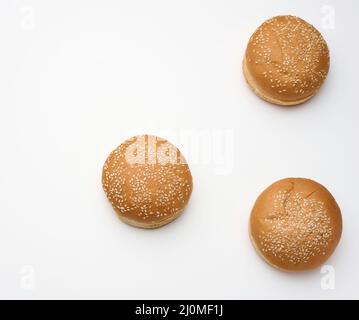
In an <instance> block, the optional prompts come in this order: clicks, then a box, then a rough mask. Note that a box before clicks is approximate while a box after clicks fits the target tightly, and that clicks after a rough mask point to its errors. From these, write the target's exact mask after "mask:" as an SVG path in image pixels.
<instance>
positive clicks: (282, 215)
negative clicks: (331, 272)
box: [249, 178, 342, 272]
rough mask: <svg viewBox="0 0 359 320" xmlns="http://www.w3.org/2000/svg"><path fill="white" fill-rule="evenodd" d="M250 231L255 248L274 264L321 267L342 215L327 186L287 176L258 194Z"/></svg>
mask: <svg viewBox="0 0 359 320" xmlns="http://www.w3.org/2000/svg"><path fill="white" fill-rule="evenodd" d="M249 231H250V232H249V233H250V238H251V241H252V243H253V245H254V247H255V249H256V251H257V252H258V254H259V255H260V256H261V257H262V258H263V259H264V260H265V261H266V262H267V263H269V264H270V265H271V266H273V267H275V268H277V269H280V270H282V271H287V272H298V271H307V270H311V269H315V268H317V267H319V266H321V265H322V264H323V263H324V262H325V261H327V259H329V257H330V256H331V255H332V253H333V252H334V250H335V248H336V246H337V245H338V243H339V240H340V237H341V234H342V216H341V212H340V208H339V206H338V204H337V203H336V201H335V199H334V198H333V196H332V195H331V194H330V192H329V191H328V190H327V189H326V188H325V187H323V186H322V185H320V184H319V183H317V182H315V181H312V180H309V179H302V178H288V179H283V180H280V181H278V182H275V183H274V184H272V185H271V186H270V187H268V188H267V189H266V190H265V191H264V192H263V193H262V194H261V195H260V196H259V197H258V199H257V201H256V203H255V205H254V207H253V209H252V213H251V217H250V221H249Z"/></svg>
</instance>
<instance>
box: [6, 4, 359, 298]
mask: <svg viewBox="0 0 359 320" xmlns="http://www.w3.org/2000/svg"><path fill="white" fill-rule="evenodd" d="M328 5H329V6H328ZM358 11H359V2H358V1H355V0H352V1H349V0H347V1H342V0H341V1H339V0H331V1H319V0H318V1H312V0H311V1H309V0H308V1H303V0H296V1H294V0H292V1H274V0H273V1H268V0H263V1H259V0H256V1H238V0H225V1H219V0H216V1H208V0H203V1H198V0H186V1H168V0H163V1H157V0H156V1H145V0H143V1H139V0H136V1H115V0H113V1H108V0H101V1H88V0H82V1H79V0H77V1H74V0H63V1H56V2H55V1H51V2H50V1H46V0H41V1H40V0H26V1H25V0H17V1H10V0H9V1H1V3H0V112H1V113H0V143H1V158H0V260H1V262H0V297H1V298H24V299H32V298H35V299H38V298H50V299H51V298H70V299H72V298H85V299H86V298H119V299H125V298H126V299H132V298H139V299H140V298H145V299H165V298H168V299H192V298H199V299H207V298H208V299H250V298H259V299H262V298H264V299H267V298H273V299H281V298H288V299H296V298H299V299H302V298H303V299H304V298H308V299H314V298H318V299H334V298H339V299H342V298H359V290H358V287H359V276H358V270H359V250H358V248H359V232H358V227H359V214H358V213H359V201H358V199H359V197H358V196H359V194H358V182H357V180H358V179H359V172H358V163H359V148H358V137H359V125H358V117H359V108H358V102H357V95H358V89H357V86H358V61H359V60H358V45H357V39H356V35H355V34H356V33H357V30H358V27H359V23H358V17H357V13H358ZM278 14H293V15H298V16H300V17H302V18H304V19H306V20H307V21H308V22H311V23H312V24H314V25H315V26H316V27H317V28H318V29H319V30H320V31H321V32H322V33H323V35H324V37H325V38H326V40H327V42H328V44H329V47H330V51H331V63H332V64H331V70H330V75H329V78H328V80H327V82H326V84H325V85H324V87H323V89H322V90H321V92H320V93H319V94H318V96H316V97H315V98H314V99H313V100H312V101H310V102H309V103H307V104H305V105H304V106H301V107H296V108H291V109H285V108H280V107H276V106H272V105H269V104H267V103H265V102H263V101H261V100H260V99H258V98H257V97H256V96H255V95H254V94H253V93H252V92H251V91H250V89H249V88H248V87H247V85H246V83H245V81H244V78H243V76H242V73H241V62H242V58H243V54H244V50H245V48H246V44H247V41H248V39H249V37H250V36H251V34H252V33H253V31H254V30H255V28H256V27H258V26H259V25H260V24H261V23H262V22H263V21H264V20H265V19H267V18H270V17H272V16H275V15H278ZM141 133H151V134H156V135H159V136H162V137H165V138H167V139H169V140H170V141H172V142H173V143H175V144H176V145H177V146H178V147H179V148H180V149H181V150H182V151H183V153H184V154H185V155H186V157H187V159H188V161H189V163H190V167H191V170H192V173H193V177H194V192H193V194H192V198H191V202H190V205H189V207H188V208H187V210H186V212H185V213H184V214H183V216H181V217H180V218H179V219H177V220H176V221H175V222H173V223H171V224H170V225H168V226H166V227H164V228H161V229H158V230H153V231H147V230H140V229H136V228H132V227H129V226H127V225H125V224H123V223H121V222H120V221H119V219H118V218H117V216H116V215H115V213H114V212H113V210H112V208H111V207H110V205H109V203H108V202H107V200H106V198H105V196H104V193H103V191H102V188H101V181H100V178H101V172H102V165H103V163H104V161H105V159H106V157H107V155H108V153H109V152H110V151H111V150H112V149H113V148H115V147H116V146H117V145H118V144H120V143H121V142H122V141H123V140H124V139H126V138H129V137H131V136H133V135H135V134H141ZM196 141H197V142H198V141H199V144H198V146H199V147H198V148H196ZM290 176H296V177H298V176H299V177H307V178H312V179H314V180H317V181H318V182H320V183H322V184H324V185H325V186H326V187H327V188H329V190H330V191H331V192H332V193H333V195H334V196H335V197H336V199H337V201H338V203H339V204H340V206H341V209H342V212H343V219H344V233H343V238H342V241H341V243H340V245H339V247H338V248H337V251H336V252H335V254H334V255H333V256H332V258H331V259H330V260H329V261H328V263H327V265H329V266H330V267H329V268H326V269H323V270H322V271H323V272H325V271H326V270H330V275H331V278H330V279H331V280H335V283H334V282H333V281H332V282H330V283H331V284H332V285H334V287H333V286H329V287H328V286H326V285H325V283H326V282H325V278H324V277H326V276H328V275H329V274H327V275H326V274H322V273H321V270H320V269H319V270H315V271H313V272H309V273H305V274H286V273H281V272H278V271H276V270H274V269H273V268H271V267H269V266H268V265H267V264H265V263H264V262H263V261H262V260H261V259H260V258H259V257H258V256H257V254H256V253H255V251H254V249H253V247H252V245H251V243H250V241H249V239H248V232H247V224H248V218H249V214H250V210H251V208H252V205H253V203H254V201H255V199H256V197H257V196H258V195H259V193H260V192H261V191H262V190H263V189H264V188H265V187H267V186H268V185H269V184H271V183H272V182H274V181H276V180H278V179H280V178H284V177H290ZM333 271H335V276H334V273H333ZM323 283H324V285H323Z"/></svg>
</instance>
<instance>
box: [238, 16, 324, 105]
mask: <svg viewBox="0 0 359 320" xmlns="http://www.w3.org/2000/svg"><path fill="white" fill-rule="evenodd" d="M329 64H330V58H329V50H328V46H327V43H326V42H325V40H324V38H323V37H322V35H321V34H320V33H319V31H318V30H316V29H315V28H314V27H313V26H312V25H310V24H308V23H307V22H305V21H304V20H302V19H300V18H297V17H293V16H278V17H274V18H272V19H269V20H267V21H266V22H264V23H263V24H262V25H261V26H260V27H259V28H258V29H257V30H256V31H255V32H254V34H253V35H252V37H251V38H250V40H249V43H248V46H247V50H246V54H245V57H244V60H243V73H244V76H245V78H246V80H247V82H248V84H249V86H250V87H251V88H252V89H253V91H254V92H255V93H256V94H257V95H258V96H259V97H261V98H262V99H264V100H266V101H268V102H270V103H274V104H277V105H282V106H292V105H297V104H301V103H304V102H306V101H307V100H309V99H310V98H312V97H313V96H314V95H315V94H316V92H317V91H318V90H319V89H320V87H321V86H322V84H323V83H324V81H325V79H326V77H327V75H328V72H329Z"/></svg>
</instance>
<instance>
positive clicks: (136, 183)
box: [102, 135, 193, 229]
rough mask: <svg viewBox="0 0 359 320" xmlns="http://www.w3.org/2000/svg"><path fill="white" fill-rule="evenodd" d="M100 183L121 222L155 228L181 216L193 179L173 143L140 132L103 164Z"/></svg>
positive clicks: (188, 197)
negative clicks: (140, 134)
mask: <svg viewBox="0 0 359 320" xmlns="http://www.w3.org/2000/svg"><path fill="white" fill-rule="evenodd" d="M102 186H103V189H104V191H105V194H106V196H107V198H108V200H109V201H110V203H111V205H112V207H113V209H114V210H115V212H116V213H117V214H118V216H119V218H120V219H121V221H123V222H125V223H127V224H129V225H132V226H134V227H139V228H145V229H155V228H159V227H161V226H164V225H166V224H168V223H170V222H172V221H173V220H175V219H176V218H177V217H178V216H180V215H181V213H182V212H183V211H184V209H185V207H186V206H187V204H188V201H189V199H190V196H191V193H192V188H193V182H192V175H191V172H190V169H189V167H188V164H187V162H186V160H185V159H184V157H183V155H182V154H181V152H180V151H179V150H178V149H177V148H176V147H175V146H174V145H173V144H171V143H170V142H168V141H167V140H165V139H162V138H159V137H156V136H150V135H142V136H136V137H133V138H131V139H128V140H126V141H125V142H123V143H122V144H121V145H120V146H119V147H117V148H116V149H115V150H114V151H112V152H111V154H110V155H109V157H108V158H107V160H106V162H105V164H104V166H103V173H102Z"/></svg>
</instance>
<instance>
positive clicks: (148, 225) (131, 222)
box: [115, 208, 185, 229]
mask: <svg viewBox="0 0 359 320" xmlns="http://www.w3.org/2000/svg"><path fill="white" fill-rule="evenodd" d="M184 210H185V208H183V209H181V210H179V211H177V212H176V213H175V214H173V215H172V216H170V217H168V218H166V219H164V220H162V221H158V222H157V221H156V222H153V223H142V222H140V221H135V220H132V219H129V218H127V217H124V216H123V214H121V213H120V212H118V210H116V209H115V212H116V214H117V216H118V218H119V219H120V220H121V221H122V222H123V223H126V224H128V225H130V226H132V227H136V228H140V229H157V228H161V227H163V226H165V225H167V224H169V223H171V222H172V221H174V220H175V219H177V218H178V217H179V216H180V215H182V213H183V211H184Z"/></svg>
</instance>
